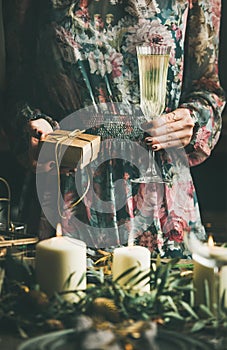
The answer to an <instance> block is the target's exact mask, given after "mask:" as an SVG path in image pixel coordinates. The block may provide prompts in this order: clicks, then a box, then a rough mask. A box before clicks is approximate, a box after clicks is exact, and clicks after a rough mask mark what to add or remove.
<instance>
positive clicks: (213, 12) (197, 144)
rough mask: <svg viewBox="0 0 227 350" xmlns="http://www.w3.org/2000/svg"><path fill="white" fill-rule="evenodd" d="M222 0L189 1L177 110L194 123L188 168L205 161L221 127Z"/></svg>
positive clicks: (188, 151) (223, 96) (223, 94)
mask: <svg viewBox="0 0 227 350" xmlns="http://www.w3.org/2000/svg"><path fill="white" fill-rule="evenodd" d="M220 19H221V0H216V1H212V0H210V1H202V0H191V1H190V8H189V15H188V26H187V31H186V45H185V69H184V84H183V93H182V96H181V103H180V107H184V108H188V109H189V110H190V112H191V115H192V117H193V119H194V121H195V127H194V133H193V137H192V140H191V142H190V145H188V146H187V147H186V152H187V154H188V158H189V164H190V166H194V165H197V164H199V163H202V162H203V161H204V160H205V159H207V158H208V157H209V156H210V154H211V151H212V149H213V148H214V146H215V145H216V143H217V141H218V139H219V136H220V132H221V126H222V117H221V116H222V111H223V108H224V106H225V93H224V91H223V89H222V87H221V86H220V81H219V75H218V54H219V31H220Z"/></svg>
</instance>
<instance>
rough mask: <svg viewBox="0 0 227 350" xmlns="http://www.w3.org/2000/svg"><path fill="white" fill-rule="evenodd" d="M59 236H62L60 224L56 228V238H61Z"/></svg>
mask: <svg viewBox="0 0 227 350" xmlns="http://www.w3.org/2000/svg"><path fill="white" fill-rule="evenodd" d="M61 236H62V227H61V224H60V223H58V224H57V228H56V237H61Z"/></svg>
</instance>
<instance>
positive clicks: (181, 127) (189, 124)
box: [143, 108, 195, 151]
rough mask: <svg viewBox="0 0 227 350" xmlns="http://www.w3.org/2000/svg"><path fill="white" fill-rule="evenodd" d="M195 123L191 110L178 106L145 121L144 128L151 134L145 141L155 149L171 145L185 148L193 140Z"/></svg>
mask: <svg viewBox="0 0 227 350" xmlns="http://www.w3.org/2000/svg"><path fill="white" fill-rule="evenodd" d="M194 125H195V123H194V121H193V119H192V117H191V115H190V111H189V110H188V109H187V108H178V109H176V110H175V111H173V112H170V113H167V114H163V115H161V116H160V117H158V118H157V119H155V120H152V122H149V123H145V124H144V125H143V128H144V130H145V131H146V133H148V134H149V136H147V137H146V138H145V141H146V143H147V144H148V145H149V146H151V147H152V150H154V151H159V150H160V149H166V148H171V147H177V148H183V147H185V146H187V145H188V144H189V143H190V141H191V138H192V135H193V128H194Z"/></svg>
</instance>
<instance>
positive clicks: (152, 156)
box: [147, 149, 157, 175]
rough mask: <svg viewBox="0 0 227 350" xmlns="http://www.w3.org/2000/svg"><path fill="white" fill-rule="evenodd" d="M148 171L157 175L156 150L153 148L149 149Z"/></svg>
mask: <svg viewBox="0 0 227 350" xmlns="http://www.w3.org/2000/svg"><path fill="white" fill-rule="evenodd" d="M147 172H148V173H151V174H152V175H157V171H156V167H155V152H154V151H153V150H150V149H149V150H148V169H147Z"/></svg>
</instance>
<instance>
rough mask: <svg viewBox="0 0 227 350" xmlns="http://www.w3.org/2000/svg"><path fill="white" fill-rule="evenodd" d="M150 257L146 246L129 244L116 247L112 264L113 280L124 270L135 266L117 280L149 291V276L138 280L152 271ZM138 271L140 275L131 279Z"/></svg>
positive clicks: (130, 286) (125, 284)
mask: <svg viewBox="0 0 227 350" xmlns="http://www.w3.org/2000/svg"><path fill="white" fill-rule="evenodd" d="M150 258H151V256H150V251H149V250H148V249H147V248H145V247H141V246H127V247H120V248H116V249H114V252H113V264H112V275H113V280H116V279H117V278H119V276H121V275H122V274H123V273H124V272H126V271H127V270H129V269H131V268H133V267H134V269H133V271H131V272H129V273H128V274H127V275H126V276H124V277H122V278H120V279H119V280H118V281H117V282H118V283H119V285H121V286H127V287H129V288H132V290H137V291H142V292H149V291H150V285H149V277H148V278H145V279H144V280H142V281H140V282H139V281H138V280H139V279H140V278H141V277H142V276H143V275H146V274H147V273H148V272H149V271H150ZM137 273H139V276H138V277H136V278H135V279H132V280H131V281H129V280H130V279H131V278H132V277H133V276H135V275H136V274H137ZM136 281H138V283H136ZM134 284H135V285H134Z"/></svg>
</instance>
